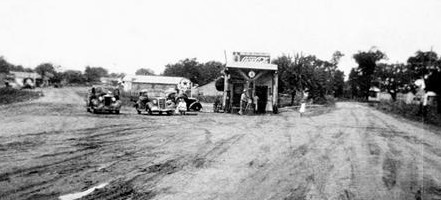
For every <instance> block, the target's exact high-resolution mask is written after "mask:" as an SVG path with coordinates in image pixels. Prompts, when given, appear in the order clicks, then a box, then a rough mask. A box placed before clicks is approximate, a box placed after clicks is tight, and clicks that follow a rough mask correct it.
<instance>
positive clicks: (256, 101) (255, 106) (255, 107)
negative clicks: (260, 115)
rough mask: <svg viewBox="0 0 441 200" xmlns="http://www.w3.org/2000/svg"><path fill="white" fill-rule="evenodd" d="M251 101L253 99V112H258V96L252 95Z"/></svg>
mask: <svg viewBox="0 0 441 200" xmlns="http://www.w3.org/2000/svg"><path fill="white" fill-rule="evenodd" d="M253 101H254V112H255V113H257V112H259V110H258V108H259V97H258V96H257V95H254V98H253Z"/></svg>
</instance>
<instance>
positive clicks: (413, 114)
mask: <svg viewBox="0 0 441 200" xmlns="http://www.w3.org/2000/svg"><path fill="white" fill-rule="evenodd" d="M374 106H375V107H376V108H377V109H379V110H382V111H385V112H389V113H394V114H398V115H400V116H403V117H405V118H408V119H411V120H415V121H420V122H425V123H429V124H434V125H437V126H441V115H440V114H438V113H436V105H432V106H427V108H426V115H425V116H423V110H422V107H421V106H420V105H419V104H406V103H404V102H401V101H396V102H392V101H381V102H379V103H377V104H375V105H374Z"/></svg>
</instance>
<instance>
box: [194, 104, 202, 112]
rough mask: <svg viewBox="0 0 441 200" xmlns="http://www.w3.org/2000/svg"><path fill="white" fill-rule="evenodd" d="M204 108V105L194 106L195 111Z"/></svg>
mask: <svg viewBox="0 0 441 200" xmlns="http://www.w3.org/2000/svg"><path fill="white" fill-rule="evenodd" d="M201 109H202V106H201V105H195V106H194V110H195V111H200V110H201Z"/></svg>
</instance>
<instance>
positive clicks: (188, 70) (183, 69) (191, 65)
mask: <svg viewBox="0 0 441 200" xmlns="http://www.w3.org/2000/svg"><path fill="white" fill-rule="evenodd" d="M200 65H201V64H200V63H199V62H197V61H196V58H193V59H188V58H186V59H184V60H181V61H179V62H178V63H175V64H168V65H166V66H165V70H164V72H163V73H162V75H164V76H182V77H185V78H188V79H190V81H191V82H193V83H196V84H199V81H198V80H199V77H200V76H201V75H200V71H199V68H200Z"/></svg>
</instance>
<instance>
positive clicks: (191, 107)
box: [167, 93, 202, 111]
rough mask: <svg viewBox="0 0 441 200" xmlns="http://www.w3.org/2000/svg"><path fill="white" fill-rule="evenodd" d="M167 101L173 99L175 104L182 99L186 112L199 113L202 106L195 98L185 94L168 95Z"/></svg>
mask: <svg viewBox="0 0 441 200" xmlns="http://www.w3.org/2000/svg"><path fill="white" fill-rule="evenodd" d="M167 96H168V98H169V99H175V102H176V101H177V99H179V98H183V99H184V101H185V103H186V104H187V111H200V110H201V109H202V104H201V103H200V102H199V100H197V99H196V98H192V97H188V96H187V95H186V94H176V93H169V94H168V95H167Z"/></svg>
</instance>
